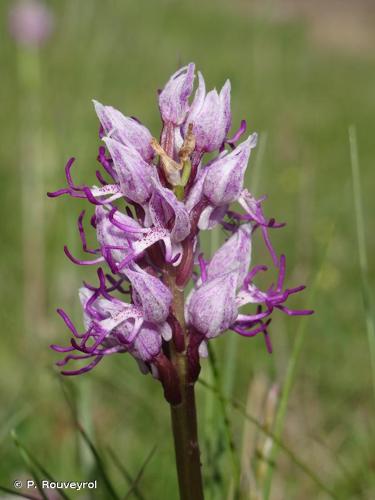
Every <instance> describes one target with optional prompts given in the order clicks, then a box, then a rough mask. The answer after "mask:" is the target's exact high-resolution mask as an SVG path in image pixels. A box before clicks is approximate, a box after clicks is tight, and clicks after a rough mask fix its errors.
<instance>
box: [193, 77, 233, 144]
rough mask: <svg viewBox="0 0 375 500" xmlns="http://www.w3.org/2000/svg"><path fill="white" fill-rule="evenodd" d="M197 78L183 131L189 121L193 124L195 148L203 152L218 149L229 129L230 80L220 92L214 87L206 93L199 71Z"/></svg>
mask: <svg viewBox="0 0 375 500" xmlns="http://www.w3.org/2000/svg"><path fill="white" fill-rule="evenodd" d="M198 79H199V84H198V89H197V91H196V93H195V97H194V100H193V102H192V105H191V107H190V111H189V114H188V116H187V118H186V125H185V128H184V132H185V133H186V131H187V127H188V125H189V124H190V123H191V124H193V133H194V135H195V141H196V149H197V151H199V152H202V153H204V152H211V151H215V150H216V149H219V148H220V147H221V146H222V144H223V143H224V141H225V138H226V136H227V133H228V131H229V129H230V126H231V122H232V115H231V110H230V82H229V80H227V81H226V83H225V85H224V86H223V88H222V89H221V91H220V94H218V92H217V90H216V89H214V90H211V91H210V92H208V94H206V85H205V82H204V78H203V76H202V73H200V72H198Z"/></svg>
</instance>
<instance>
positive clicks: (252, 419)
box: [199, 379, 338, 500]
mask: <svg viewBox="0 0 375 500" xmlns="http://www.w3.org/2000/svg"><path fill="white" fill-rule="evenodd" d="M199 383H200V384H201V385H202V386H203V387H205V388H206V389H209V390H210V391H213V392H216V393H217V391H216V388H215V387H213V386H212V385H210V384H207V383H206V382H205V381H204V380H202V379H199ZM217 397H218V398H220V399H222V400H223V403H224V404H225V403H228V404H230V405H231V406H232V407H233V408H234V409H236V410H237V411H238V412H239V413H240V414H241V415H242V416H243V417H244V418H246V419H247V420H249V421H250V422H252V423H253V424H254V425H255V426H256V427H257V428H258V429H259V430H260V431H261V432H263V433H264V434H265V435H266V436H268V437H270V438H272V440H273V442H274V443H276V444H277V446H278V447H279V448H280V449H281V450H282V451H283V452H284V453H285V454H286V455H287V456H288V457H289V458H290V460H291V461H292V462H293V463H294V464H295V465H296V466H297V467H298V468H299V469H300V470H301V471H302V472H304V473H305V474H306V476H308V477H309V478H310V479H311V481H313V482H314V483H315V484H316V485H317V486H318V487H319V488H320V489H321V490H322V491H324V492H325V493H327V495H329V496H330V497H331V498H334V499H337V500H338V497H337V495H336V494H335V492H334V491H332V490H331V489H330V488H329V487H328V486H327V485H325V484H324V483H323V482H322V481H321V480H320V478H319V475H318V474H316V473H315V472H314V471H313V470H312V469H310V467H309V466H308V465H306V464H305V463H304V462H303V461H302V460H300V459H299V458H298V456H297V455H296V454H295V453H294V452H293V451H292V450H291V449H290V448H289V447H288V446H287V445H286V444H285V443H284V442H283V441H282V440H281V439H279V438H278V437H277V436H276V434H275V433H273V432H272V431H270V430H269V429H268V428H267V427H266V426H265V425H263V424H261V423H260V422H259V421H258V420H257V419H256V418H255V417H253V416H252V415H250V414H249V413H248V412H247V411H246V408H245V407H244V405H243V404H242V403H241V402H240V401H237V400H235V399H232V398H226V397H224V396H222V395H220V394H217ZM270 464H271V465H272V461H270Z"/></svg>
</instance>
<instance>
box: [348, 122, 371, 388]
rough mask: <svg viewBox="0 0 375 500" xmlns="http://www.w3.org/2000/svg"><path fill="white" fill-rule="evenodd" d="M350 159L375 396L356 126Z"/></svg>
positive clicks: (352, 130) (353, 131) (352, 137)
mask: <svg viewBox="0 0 375 500" xmlns="http://www.w3.org/2000/svg"><path fill="white" fill-rule="evenodd" d="M349 145H350V161H351V167H352V184H353V198H354V208H355V216H356V225H357V244H358V255H359V268H360V275H361V292H362V300H363V309H364V312H365V320H366V330H367V337H368V343H369V350H370V362H371V374H372V385H373V391H374V396H375V326H374V317H373V313H372V307H371V304H372V300H371V291H370V285H369V281H368V260H367V251H366V234H365V222H364V216H363V208H362V190H361V175H360V170H359V157H358V146H357V134H356V130H355V127H354V126H351V127H349Z"/></svg>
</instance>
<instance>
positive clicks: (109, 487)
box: [76, 422, 120, 500]
mask: <svg viewBox="0 0 375 500" xmlns="http://www.w3.org/2000/svg"><path fill="white" fill-rule="evenodd" d="M76 425H77V428H78V431H79V433H80V434H81V436H82V437H83V440H84V441H85V443H86V444H87V446H88V447H89V449H90V451H91V453H92V455H93V457H94V459H95V462H96V465H97V467H98V471H99V472H100V475H101V477H102V479H103V483H104V485H105V487H106V489H107V491H108V493H109V495H110V496H111V498H114V499H115V500H119V499H120V497H119V495H118V494H117V493H116V491H115V489H114V487H113V486H112V483H111V481H110V479H109V477H108V474H107V471H106V468H105V465H104V461H103V459H102V457H101V456H100V453H99V451H98V450H97V449H96V447H95V445H94V443H93V442H92V441H91V439H90V438H89V436H88V434H87V433H86V431H85V430H84V429H83V427H82V426H81V425H80V423H79V422H77V423H76Z"/></svg>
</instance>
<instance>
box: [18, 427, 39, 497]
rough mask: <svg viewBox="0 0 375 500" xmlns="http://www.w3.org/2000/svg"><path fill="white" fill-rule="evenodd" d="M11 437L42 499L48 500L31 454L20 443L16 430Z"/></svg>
mask: <svg viewBox="0 0 375 500" xmlns="http://www.w3.org/2000/svg"><path fill="white" fill-rule="evenodd" d="M11 436H12V439H13V441H14V443H15V445H16V446H17V449H18V451H19V452H20V455H21V458H22V460H23V461H24V463H25V465H26V467H27V469H28V471H29V472H30V474H31V476H32V478H33V479H34V481H35V484H36V486H37V488H38V490H39V493H40V495H41V496H42V498H43V499H44V500H48V497H47V495H46V494H45V493H44V491H43V488H41V486H40V479H39V476H38V473H37V471H36V466H35V464H34V463H33V460H32V459H31V457H30V455H29V453H28V452H27V450H25V448H24V447H23V446H22V445H21V443H20V442H19V440H18V437H17V434H16V431H15V430H12V432H11Z"/></svg>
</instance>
